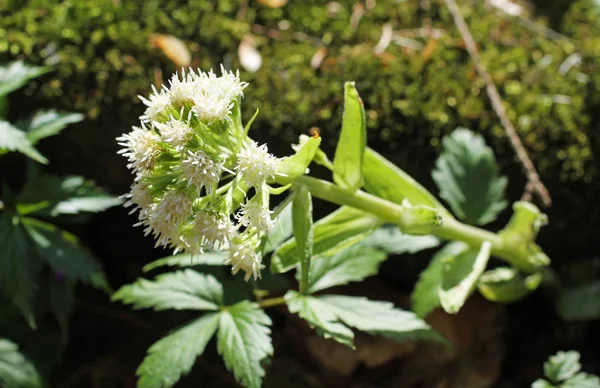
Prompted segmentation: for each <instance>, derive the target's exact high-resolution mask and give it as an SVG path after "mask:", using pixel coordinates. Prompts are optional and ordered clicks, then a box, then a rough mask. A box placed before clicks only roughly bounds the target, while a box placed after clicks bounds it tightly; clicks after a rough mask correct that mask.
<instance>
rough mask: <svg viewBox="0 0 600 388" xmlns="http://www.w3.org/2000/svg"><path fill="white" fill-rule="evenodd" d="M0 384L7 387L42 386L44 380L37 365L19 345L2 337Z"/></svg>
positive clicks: (0, 339)
mask: <svg viewBox="0 0 600 388" xmlns="http://www.w3.org/2000/svg"><path fill="white" fill-rule="evenodd" d="M0 386H3V387H7V388H40V387H42V382H41V379H40V376H39V374H38V372H37V370H36V369H35V367H34V366H33V365H32V364H31V362H29V361H28V360H27V359H26V358H25V356H23V354H21V353H20V352H19V348H18V346H17V345H16V344H15V343H13V342H11V341H9V340H6V339H2V338H0Z"/></svg>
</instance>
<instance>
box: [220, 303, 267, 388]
mask: <svg viewBox="0 0 600 388" xmlns="http://www.w3.org/2000/svg"><path fill="white" fill-rule="evenodd" d="M269 326H271V318H269V316H268V315H267V314H265V312H264V311H262V310H261V309H260V308H259V307H258V305H257V304H256V303H251V302H249V301H242V302H239V303H237V304H235V305H233V306H231V307H228V308H227V309H225V310H223V311H222V312H221V313H220V320H219V331H218V333H217V350H218V352H219V354H220V355H221V356H223V360H224V361H225V366H227V369H228V370H230V371H232V372H233V375H234V376H235V379H236V380H237V381H238V382H239V383H240V384H242V385H244V386H246V387H248V388H260V387H261V384H262V378H263V376H264V375H265V370H264V369H263V367H262V365H261V361H263V360H265V359H267V358H268V357H270V356H272V355H273V345H272V343H271V336H270V334H271V329H270V328H269Z"/></svg>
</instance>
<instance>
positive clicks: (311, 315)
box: [285, 291, 354, 348]
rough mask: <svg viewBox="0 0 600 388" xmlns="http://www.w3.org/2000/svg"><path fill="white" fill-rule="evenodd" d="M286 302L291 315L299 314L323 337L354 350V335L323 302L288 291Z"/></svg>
mask: <svg viewBox="0 0 600 388" xmlns="http://www.w3.org/2000/svg"><path fill="white" fill-rule="evenodd" d="M285 302H286V304H287V306H288V309H289V310H290V312H291V313H293V314H298V315H299V316H300V318H302V319H304V320H305V321H306V322H308V324H309V325H310V326H311V327H312V328H314V329H316V331H317V334H319V335H320V336H321V337H323V338H331V339H334V340H336V341H337V342H339V343H341V344H344V345H346V346H349V347H351V348H354V343H353V339H354V333H353V332H352V330H350V329H349V328H347V327H346V326H344V325H343V324H342V323H340V322H339V320H338V317H337V316H336V315H335V314H334V313H333V312H332V311H331V310H330V309H329V306H328V305H327V304H325V303H323V301H321V300H319V299H318V298H315V297H312V296H307V295H300V294H299V293H297V292H296V291H288V292H287V293H286V294H285Z"/></svg>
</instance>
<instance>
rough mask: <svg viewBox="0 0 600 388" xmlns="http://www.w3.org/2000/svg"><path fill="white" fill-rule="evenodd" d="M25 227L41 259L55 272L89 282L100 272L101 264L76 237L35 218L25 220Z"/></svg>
mask: <svg viewBox="0 0 600 388" xmlns="http://www.w3.org/2000/svg"><path fill="white" fill-rule="evenodd" d="M23 225H24V226H25V229H26V230H27V232H28V233H29V235H30V236H31V240H32V241H33V242H35V244H36V245H35V249H36V250H37V251H38V252H39V257H40V258H42V259H43V260H44V261H46V262H47V263H48V264H49V265H50V266H51V267H52V268H53V269H54V271H56V272H61V273H64V274H65V275H67V276H70V277H73V278H77V279H81V280H89V279H90V277H91V276H92V275H93V274H95V273H97V272H98V271H99V270H100V264H99V263H98V262H97V261H96V259H95V258H94V257H93V256H91V255H90V254H88V253H87V252H86V251H85V250H84V248H83V247H82V246H81V245H80V244H79V241H78V239H77V237H76V236H75V235H73V234H71V233H68V232H66V231H64V230H61V229H59V228H57V227H56V226H54V225H52V224H49V223H46V222H43V221H39V220H36V219H34V218H23Z"/></svg>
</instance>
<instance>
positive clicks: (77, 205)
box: [17, 171, 123, 217]
mask: <svg viewBox="0 0 600 388" xmlns="http://www.w3.org/2000/svg"><path fill="white" fill-rule="evenodd" d="M17 200H18V202H19V212H20V213H21V214H29V213H35V214H36V215H38V216H51V217H54V216H58V215H61V214H67V215H68V214H77V213H79V212H101V211H104V210H106V209H108V208H110V207H113V206H117V205H120V204H121V203H123V200H122V199H120V198H116V197H113V196H110V195H108V194H106V192H104V190H102V189H100V188H99V187H97V186H96V184H95V183H94V182H93V181H90V180H86V179H84V178H83V177H80V176H68V177H56V176H53V175H40V174H39V172H37V171H33V172H31V174H30V176H29V177H28V180H27V182H26V183H25V186H24V187H23V190H22V191H21V193H20V194H19V196H18V198H17ZM32 205H33V206H32Z"/></svg>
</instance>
